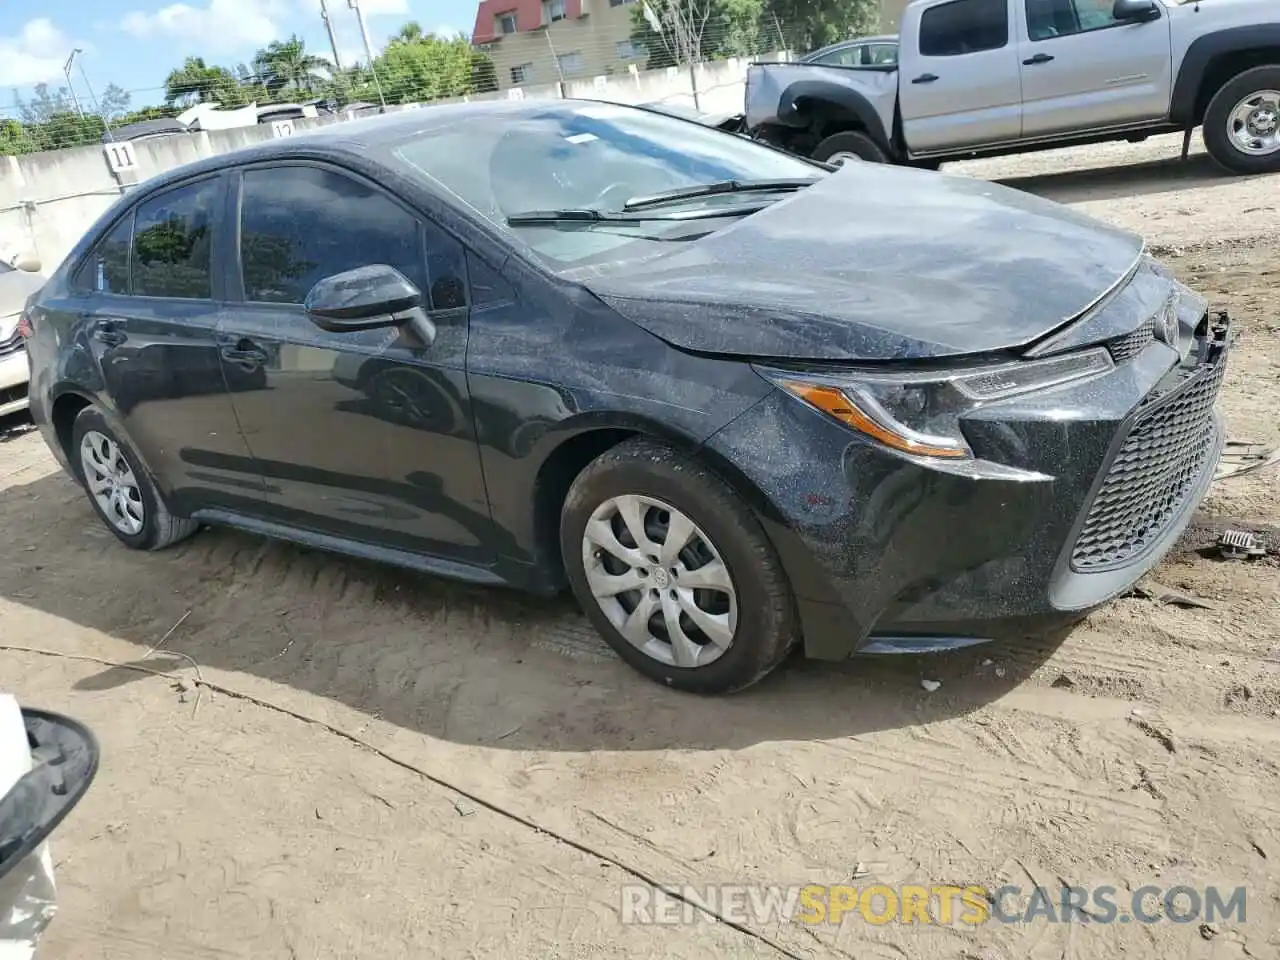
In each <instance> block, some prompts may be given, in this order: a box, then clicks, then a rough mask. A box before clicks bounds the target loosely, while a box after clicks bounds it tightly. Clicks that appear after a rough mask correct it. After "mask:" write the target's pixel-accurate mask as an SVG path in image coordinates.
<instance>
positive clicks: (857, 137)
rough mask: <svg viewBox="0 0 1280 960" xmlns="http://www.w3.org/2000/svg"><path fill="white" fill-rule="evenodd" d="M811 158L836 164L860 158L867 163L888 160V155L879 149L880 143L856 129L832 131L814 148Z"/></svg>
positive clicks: (886, 161)
mask: <svg viewBox="0 0 1280 960" xmlns="http://www.w3.org/2000/svg"><path fill="white" fill-rule="evenodd" d="M812 159H814V160H819V161H821V162H823V163H834V164H836V165H839V164H842V163H844V162H845V161H846V160H853V161H859V160H861V161H865V162H867V163H888V162H889V157H888V156H887V155H886V154H885V152H884V151H883V150H881V149H880V145H879V144H877V143H876V142H875V141H874V140H872V139H871V138H870V137H869V136H867V135H866V134H865V133H860V132H859V131H857V130H846V131H845V132H844V133H833V134H832V135H831V136H829V137H827V138H826V139H825V140H823V141H822V142H821V143H819V144H818V146H817V147H815V148H814V151H813V157H812Z"/></svg>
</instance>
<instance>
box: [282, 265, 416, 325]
mask: <svg viewBox="0 0 1280 960" xmlns="http://www.w3.org/2000/svg"><path fill="white" fill-rule="evenodd" d="M422 305H423V297H422V291H421V290H419V289H418V288H417V287H416V286H414V285H413V283H412V282H411V281H410V280H409V279H408V278H407V277H406V276H405V275H404V274H403V273H401V272H400V271H399V270H397V269H396V268H395V267H389V266H387V265H386V264H385V263H375V264H371V265H370V266H367V267H358V268H356V269H355V270H347V271H344V272H343V273H335V274H334V275H333V276H331V277H325V278H324V279H323V280H320V281H318V282H317V283H316V285H315V286H314V287H312V288H311V292H310V293H308V294H307V299H306V302H305V303H304V306H305V307H306V310H307V315H308V316H309V317H310V318H311V322H312V323H314V324H315V325H316V326H317V327H319V328H320V329H321V330H328V331H329V332H330V333H345V332H349V331H352V330H372V329H376V328H378V327H395V326H399V325H401V324H403V323H405V322H407V321H408V320H410V319H411V318H412V315H413V314H414V313H415V312H417V313H421V312H422Z"/></svg>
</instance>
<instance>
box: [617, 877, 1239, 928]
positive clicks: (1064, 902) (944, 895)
mask: <svg viewBox="0 0 1280 960" xmlns="http://www.w3.org/2000/svg"><path fill="white" fill-rule="evenodd" d="M1246 899H1247V897H1246V891H1245V888H1244V887H1214V886H1209V887H1192V886H1186V885H1177V886H1169V887H1161V886H1155V885H1147V886H1142V887H1138V888H1136V889H1134V890H1132V891H1130V890H1128V889H1120V888H1117V887H1114V886H1097V887H1083V886H1080V887H1075V886H1064V887H1031V888H1026V887H1018V886H1003V887H996V888H994V889H989V888H987V887H984V886H976V885H975V886H966V887H959V886H951V885H947V884H938V885H933V886H923V885H914V884H906V885H898V886H890V885H886V884H869V885H866V886H861V887H855V886H850V885H835V886H823V885H818V884H810V885H808V886H798V887H782V886H747V885H723V884H720V885H708V886H679V885H671V886H667V887H654V886H649V885H647V884H630V885H626V886H624V887H623V888H622V890H621V907H622V911H621V916H622V922H623V923H627V924H663V925H678V924H689V923H697V922H709V923H715V922H718V921H720V920H725V921H729V922H731V923H738V924H751V925H769V924H772V923H777V922H784V923H785V922H796V923H803V924H811V925H814V924H832V925H838V924H840V923H842V922H844V921H845V920H847V919H852V920H855V921H856V922H862V923H869V924H873V925H884V924H892V923H898V924H940V925H947V926H949V925H953V924H958V925H962V926H978V925H980V924H985V923H1036V922H1048V923H1104V924H1105V923H1141V924H1154V923H1193V922H1204V923H1215V922H1229V921H1234V922H1236V923H1243V922H1244V920H1245V907H1246Z"/></svg>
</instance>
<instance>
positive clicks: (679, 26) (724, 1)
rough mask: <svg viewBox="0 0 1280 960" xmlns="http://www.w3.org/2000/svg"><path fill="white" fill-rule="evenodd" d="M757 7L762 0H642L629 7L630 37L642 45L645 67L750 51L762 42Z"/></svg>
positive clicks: (649, 67)
mask: <svg viewBox="0 0 1280 960" xmlns="http://www.w3.org/2000/svg"><path fill="white" fill-rule="evenodd" d="M646 8H647V11H648V12H649V13H651V14H652V15H653V17H654V19H656V20H657V21H658V26H659V27H661V29H660V30H655V29H654V28H653V25H652V24H651V23H650V21H649V18H648V17H647V16H646ZM763 13H764V7H763V0H648V2H647V4H646V3H637V4H636V5H635V6H634V7H632V10H631V42H632V43H633V44H635V45H636V46H638V47H642V48H644V49H645V50H647V51H648V54H649V58H648V63H647V64H646V67H647V68H648V69H650V70H656V69H660V68H662V67H670V66H674V65H675V64H681V63H690V62H702V61H704V60H721V59H725V58H727V57H743V56H750V55H752V54H754V53H758V52H759V51H760V50H761V49H763V47H764V46H765V45H767V43H768V40H766V39H765V36H766V34H765V31H763V30H762V28H761V24H762V17H763Z"/></svg>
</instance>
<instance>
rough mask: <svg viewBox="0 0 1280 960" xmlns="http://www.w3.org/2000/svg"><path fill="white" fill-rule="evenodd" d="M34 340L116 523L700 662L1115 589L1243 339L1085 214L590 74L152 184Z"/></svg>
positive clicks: (55, 421)
mask: <svg viewBox="0 0 1280 960" xmlns="http://www.w3.org/2000/svg"><path fill="white" fill-rule="evenodd" d="M23 328H24V330H25V332H26V334H27V336H28V338H29V351H30V358H31V366H32V373H33V378H32V388H31V406H32V413H33V415H34V417H35V420H36V422H37V423H38V424H39V426H40V428H41V430H42V431H43V435H44V437H45V439H46V441H47V442H48V444H49V446H50V447H51V448H52V449H53V451H54V452H55V454H56V455H57V456H58V457H59V458H60V459H61V460H62V462H63V464H64V466H66V467H67V469H69V470H70V472H71V473H72V474H73V475H74V476H75V477H76V478H77V479H78V480H79V481H80V482H81V483H82V484H83V485H84V487H85V489H86V491H87V492H88V495H89V498H90V501H91V503H92V504H93V507H94V509H95V510H97V512H98V513H99V514H100V516H101V517H102V519H103V520H104V521H105V522H106V523H107V525H108V526H109V527H110V528H111V529H112V530H113V531H114V532H115V534H116V535H117V536H118V537H119V539H120V540H121V541H123V542H124V543H125V544H126V545H128V546H130V547H134V548H138V549H156V548H159V547H164V546H167V545H169V544H171V543H173V542H175V541H177V540H179V539H181V538H183V537H185V536H187V535H189V534H191V533H194V532H195V531H196V529H197V528H198V527H199V526H200V525H201V524H225V525H229V526H234V527H239V528H241V529H244V530H249V531H256V532H258V533H261V534H264V535H267V536H273V537H281V538H284V539H288V540H294V541H298V542H300V543H304V544H308V545H310V546H313V547H319V548H325V549H330V550H335V551H339V552H342V553H347V554H352V555H356V556H361V557H369V558H376V559H380V560H384V561H387V562H389V563H395V564H400V565H403V566H406V567H411V568H415V569H418V570H421V571H424V572H428V573H433V574H440V575H444V576H449V577H456V578H461V579H463V580H468V581H472V582H474V583H480V584H494V585H502V584H505V585H509V586H515V587H519V588H522V589H526V590H530V591H535V592H538V593H543V594H553V593H555V592H558V591H560V590H562V589H564V587H565V586H566V584H567V585H568V586H569V587H571V588H572V590H573V592H574V593H575V594H576V595H577V597H578V599H579V601H580V602H581V604H582V606H583V608H584V609H585V611H586V613H587V616H588V617H590V619H591V621H592V622H593V623H594V625H595V626H596V627H597V628H598V629H599V631H600V633H601V635H602V636H603V637H604V639H605V640H606V641H607V642H608V643H609V644H610V645H611V646H612V647H613V648H614V649H615V650H617V651H618V653H619V654H620V655H621V656H622V657H623V658H625V659H626V660H627V661H628V662H629V663H631V664H632V665H633V666H635V667H636V668H637V669H638V670H640V671H641V672H643V673H644V674H646V675H648V676H649V677H651V678H653V679H655V680H658V681H660V682H663V683H666V684H669V685H670V686H673V687H677V688H680V689H684V690H692V691H702V692H723V691H730V690H735V689H739V688H742V687H745V686H747V685H749V684H751V683H753V682H754V681H756V680H758V679H759V678H761V677H762V676H764V675H765V674H766V673H768V672H769V671H770V670H771V669H772V668H773V667H774V666H776V665H777V664H778V663H779V662H780V661H781V660H782V659H783V657H784V656H785V655H786V654H787V652H788V651H789V650H791V649H792V648H793V647H794V646H795V645H797V644H803V648H804V651H805V652H806V653H807V654H808V655H810V656H812V657H817V658H825V659H839V658H844V657H847V656H849V655H850V654H853V653H855V652H859V651H863V652H866V651H879V652H886V651H903V650H912V651H915V650H936V649H946V648H951V647H956V646H962V645H966V644H970V643H975V642H980V641H983V640H989V639H993V638H1007V637H1012V636H1022V635H1025V634H1026V633H1027V632H1028V631H1036V630H1042V629H1046V628H1048V627H1050V626H1053V625H1058V624H1062V623H1065V622H1069V621H1071V620H1073V619H1075V618H1078V617H1080V616H1081V615H1082V614H1083V613H1084V612H1085V611H1087V610H1089V609H1090V608H1092V607H1094V606H1096V605H1098V604H1100V603H1102V602H1104V601H1106V600H1107V599H1109V598H1111V597H1113V596H1115V595H1116V594H1117V593H1119V592H1121V591H1123V590H1125V589H1126V588H1127V587H1128V586H1129V585H1130V584H1132V583H1133V582H1134V581H1135V580H1136V579H1137V578H1138V577H1140V576H1141V575H1142V574H1143V573H1145V572H1146V571H1147V570H1149V569H1150V568H1151V567H1152V566H1153V565H1154V564H1155V563H1156V562H1157V561H1158V560H1159V559H1160V557H1161V555H1162V554H1163V553H1165V552H1166V551H1167V550H1168V549H1169V547H1170V546H1171V544H1172V543H1173V541H1174V539H1175V538H1176V537H1177V536H1178V533H1179V531H1181V530H1182V529H1183V527H1184V526H1185V525H1186V523H1187V522H1188V520H1189V518H1190V516H1191V514H1192V512H1193V511H1194V509H1195V508H1196V505H1197V503H1198V502H1199V501H1200V499H1201V497H1202V496H1203V495H1204V493H1205V490H1206V488H1207V486H1208V484H1209V482H1210V479H1211V478H1212V476H1213V472H1214V466H1215V464H1216V462H1217V460H1218V457H1219V453H1220V449H1221V442H1222V435H1221V431H1220V428H1219V425H1218V420H1217V418H1216V416H1215V413H1214V402H1215V399H1216V396H1217V393H1218V389H1219V385H1220V383H1221V381H1222V376H1223V370H1224V367H1225V363H1226V357H1227V354H1228V353H1229V350H1230V339H1231V334H1230V332H1229V321H1228V320H1227V318H1226V317H1225V315H1220V314H1211V313H1210V311H1209V309H1208V305H1207V303H1206V302H1205V301H1204V300H1202V299H1201V298H1199V297H1197V296H1196V295H1195V294H1193V293H1192V292H1191V291H1190V290H1188V289H1186V288H1185V287H1183V286H1181V285H1179V284H1178V283H1176V282H1175V281H1174V280H1173V279H1171V277H1170V276H1169V275H1168V273H1167V272H1166V271H1165V270H1164V269H1163V268H1162V267H1161V266H1160V265H1159V264H1158V263H1156V262H1155V261H1153V260H1151V259H1150V258H1149V257H1148V256H1147V255H1146V254H1145V251H1144V247H1143V243H1142V241H1141V239H1140V238H1138V237H1135V236H1132V235H1130V234H1127V233H1122V232H1119V231H1117V230H1113V229H1110V228H1108V227H1105V226H1102V225H1100V224H1098V223H1096V222H1094V221H1092V220H1089V219H1087V218H1085V217H1082V216H1078V215H1076V214H1075V213H1073V212H1071V211H1069V210H1067V209H1065V208H1062V207H1059V206H1056V205H1054V204H1051V203H1047V202H1044V201H1040V200H1037V199H1035V198H1032V197H1030V196H1026V195H1024V194H1021V193H1017V192H1014V191H1012V190H1007V189H1003V188H1001V187H998V186H994V185H992V184H990V183H985V182H980V181H976V180H969V179H962V178H949V177H944V176H940V175H936V174H932V173H925V172H922V171H916V170H910V169H902V168H895V167H882V166H871V165H865V164H860V165H857V166H856V167H850V168H847V169H841V170H839V171H837V172H832V171H830V170H829V169H828V168H825V167H821V166H818V165H815V164H813V163H811V162H809V161H806V160H803V159H799V158H796V157H792V156H790V155H787V154H784V153H781V152H779V151H777V150H774V149H772V148H770V147H768V146H764V145H761V144H758V143H755V142H752V141H749V140H746V139H744V138H742V137H738V136H733V135H729V134H725V133H722V132H719V131H716V130H714V129H710V128H707V127H705V126H702V125H699V124H697V123H695V122H691V121H687V120H683V119H680V118H678V117H671V116H664V115H662V114H660V113H655V112H653V111H650V110H643V109H637V108H632V107H623V106H616V105H610V104H601V103H594V102H587V101H555V102H504V103H486V104H467V105H462V104H459V105H453V106H442V107H436V108H431V109H428V110H421V111H413V112H407V113H402V114H398V115H395V116H389V117H378V118H373V119H368V120H361V121H354V122H350V123H346V124H341V125H337V126H331V127H328V128H326V129H324V130H323V131H320V132H317V133H315V134H312V135H307V136H299V137H294V138H288V139H282V140H275V141H272V142H270V143H267V144H263V145H260V146H255V147H253V148H250V149H246V150H243V151H238V152H234V153H229V154H224V155H221V156H217V157H213V158H210V159H207V160H203V161H201V162H199V163H196V164H194V165H191V166H186V167H182V168H180V169H177V170H174V171H171V172H169V173H166V174H164V175H163V176H161V177H159V178H158V179H155V180H153V181H151V182H149V183H146V184H144V185H142V186H140V187H138V188H137V189H136V190H135V191H133V192H131V193H130V194H129V195H128V196H127V197H124V198H121V200H120V201H118V202H117V203H116V205H115V206H113V207H112V208H111V209H110V210H109V211H108V212H107V213H106V214H104V215H103V217H102V218H101V219H100V220H99V221H98V222H97V223H96V224H95V225H94V226H93V227H92V228H91V229H90V230H89V232H88V233H87V234H86V235H85V237H84V239H83V240H82V241H81V242H80V243H79V245H78V246H77V247H76V248H75V250H74V251H73V252H72V253H71V254H70V255H69V256H68V257H67V259H66V261H65V262H64V264H63V265H62V266H61V267H60V268H59V269H58V271H57V272H56V273H55V274H54V275H53V277H52V278H51V279H50V280H49V282H48V283H47V284H46V286H45V287H44V289H43V292H42V293H41V294H40V295H39V296H38V297H37V298H36V299H35V300H34V302H33V304H32V305H31V307H30V309H29V310H28V311H27V313H26V314H25V316H24V322H23Z"/></svg>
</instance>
